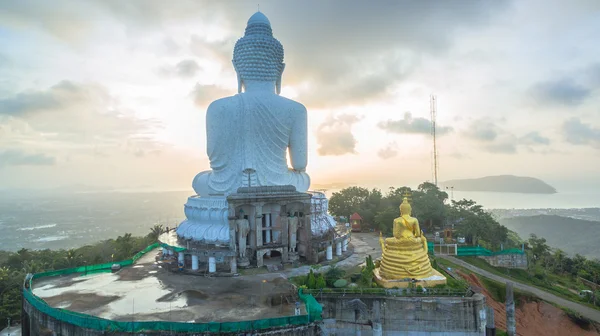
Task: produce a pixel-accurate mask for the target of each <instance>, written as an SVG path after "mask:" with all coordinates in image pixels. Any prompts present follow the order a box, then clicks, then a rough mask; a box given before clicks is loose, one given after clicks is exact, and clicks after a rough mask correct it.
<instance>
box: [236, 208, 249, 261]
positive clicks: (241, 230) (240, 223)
mask: <svg viewBox="0 0 600 336" xmlns="http://www.w3.org/2000/svg"><path fill="white" fill-rule="evenodd" d="M235 231H236V232H237V238H238V248H239V256H240V258H246V237H247V236H248V233H249V232H250V223H249V222H248V220H247V219H245V218H241V219H237V220H236V221H235Z"/></svg>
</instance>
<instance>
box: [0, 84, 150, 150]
mask: <svg viewBox="0 0 600 336" xmlns="http://www.w3.org/2000/svg"><path fill="white" fill-rule="evenodd" d="M0 117H1V120H2V127H0V137H2V143H3V144H4V143H11V144H12V145H15V146H19V147H22V146H27V147H28V148H32V147H40V146H41V147H44V148H46V147H54V148H62V149H66V150H81V151H82V152H86V151H88V152H90V153H92V152H93V151H92V149H93V148H95V147H102V148H104V147H112V148H118V147H119V146H121V148H122V149H126V148H127V146H126V145H127V143H128V142H129V143H134V142H135V143H136V144H137V145H138V146H142V147H143V146H147V147H153V146H155V141H153V140H151V135H152V134H155V133H156V131H157V130H158V129H160V127H161V125H160V124H159V123H157V122H156V121H154V120H151V119H139V118H137V117H135V115H134V113H133V112H132V111H130V110H128V109H127V108H125V107H123V106H121V104H120V102H119V100H118V99H117V98H115V97H114V96H112V95H111V94H110V93H109V92H108V91H107V90H106V89H105V88H104V87H102V86H100V85H96V84H86V83H75V82H70V81H61V82H59V83H57V84H56V85H53V86H51V87H49V88H48V89H46V90H38V91H25V92H20V93H16V94H14V95H13V96H9V97H7V98H4V99H3V100H1V101H0Z"/></svg>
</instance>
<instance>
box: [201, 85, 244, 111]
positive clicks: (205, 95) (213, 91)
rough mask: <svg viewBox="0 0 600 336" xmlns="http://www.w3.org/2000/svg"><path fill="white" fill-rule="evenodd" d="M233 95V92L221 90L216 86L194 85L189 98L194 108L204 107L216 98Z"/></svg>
mask: <svg viewBox="0 0 600 336" xmlns="http://www.w3.org/2000/svg"><path fill="white" fill-rule="evenodd" d="M235 93H236V92H234V91H233V90H227V89H223V88H221V87H220V86H217V85H201V84H199V83H196V85H195V86H194V88H193V89H192V92H191V93H190V96H191V97H192V99H193V100H194V104H196V106H199V107H206V106H208V105H209V104H210V103H211V102H213V101H214V100H216V99H218V98H223V97H229V96H231V95H233V94H235Z"/></svg>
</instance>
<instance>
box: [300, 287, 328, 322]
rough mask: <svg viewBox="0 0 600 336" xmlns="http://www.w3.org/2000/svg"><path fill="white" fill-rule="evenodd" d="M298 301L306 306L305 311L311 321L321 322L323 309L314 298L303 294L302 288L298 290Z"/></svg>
mask: <svg viewBox="0 0 600 336" xmlns="http://www.w3.org/2000/svg"><path fill="white" fill-rule="evenodd" d="M298 296H299V297H300V300H302V301H303V302H304V304H305V305H306V311H307V312H308V316H309V318H310V320H311V321H317V320H321V319H322V318H323V307H322V306H321V305H320V304H319V302H317V299H315V297H314V296H312V295H310V294H304V293H303V292H302V288H300V289H298Z"/></svg>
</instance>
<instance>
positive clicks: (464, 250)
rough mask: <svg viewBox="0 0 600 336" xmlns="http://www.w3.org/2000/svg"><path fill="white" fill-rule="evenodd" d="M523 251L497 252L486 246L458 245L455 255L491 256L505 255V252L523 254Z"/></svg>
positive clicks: (508, 250)
mask: <svg viewBox="0 0 600 336" xmlns="http://www.w3.org/2000/svg"><path fill="white" fill-rule="evenodd" d="M524 253H525V252H523V251H521V250H520V249H517V248H514V249H507V250H502V251H498V252H492V251H490V250H488V249H486V248H483V247H481V246H459V247H458V249H457V251H456V255H457V256H459V257H467V256H485V257H491V256H495V255H507V254H524Z"/></svg>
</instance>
